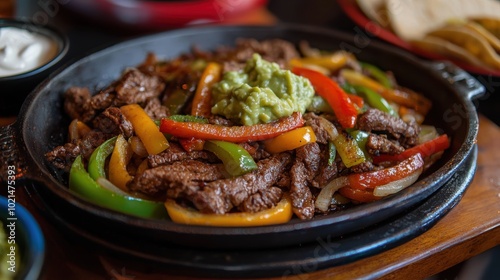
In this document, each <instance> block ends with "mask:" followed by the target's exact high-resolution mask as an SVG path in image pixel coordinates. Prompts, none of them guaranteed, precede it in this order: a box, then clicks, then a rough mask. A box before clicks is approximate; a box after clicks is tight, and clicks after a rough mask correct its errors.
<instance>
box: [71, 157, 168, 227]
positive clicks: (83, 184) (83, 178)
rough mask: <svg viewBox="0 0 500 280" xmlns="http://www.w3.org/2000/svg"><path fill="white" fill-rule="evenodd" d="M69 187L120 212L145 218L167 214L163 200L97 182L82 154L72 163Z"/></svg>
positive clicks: (101, 204) (97, 202) (98, 203)
mask: <svg viewBox="0 0 500 280" xmlns="http://www.w3.org/2000/svg"><path fill="white" fill-rule="evenodd" d="M69 188H70V190H72V191H74V192H75V193H77V194H79V195H81V196H82V197H84V198H85V199H87V200H89V201H90V202H93V203H95V204H97V205H99V206H102V207H105V208H108V209H112V210H115V211H118V212H122V213H126V214H130V215H133V216H138V217H143V218H164V217H166V216H167V213H166V211H165V207H164V205H163V203H162V202H155V201H151V200H145V199H140V198H136V197H132V196H126V195H122V194H118V193H115V192H112V191H110V190H108V189H106V188H103V187H102V186H100V185H99V184H97V182H96V181H95V180H94V179H92V178H91V177H90V175H89V173H87V171H86V170H85V166H84V165H83V162H82V157H81V156H78V157H77V158H76V159H75V161H74V162H73V164H72V165H71V169H70V172H69Z"/></svg>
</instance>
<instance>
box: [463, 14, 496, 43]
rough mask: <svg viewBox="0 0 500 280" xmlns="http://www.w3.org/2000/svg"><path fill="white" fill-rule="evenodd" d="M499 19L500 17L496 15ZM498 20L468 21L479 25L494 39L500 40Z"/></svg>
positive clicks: (477, 19)
mask: <svg viewBox="0 0 500 280" xmlns="http://www.w3.org/2000/svg"><path fill="white" fill-rule="evenodd" d="M498 16H499V18H500V15H498ZM499 18H471V19H470V20H471V21H473V22H475V23H477V24H479V25H481V26H482V27H483V28H484V29H486V30H488V31H489V32H490V33H491V34H493V35H494V36H495V37H497V38H500V19H499Z"/></svg>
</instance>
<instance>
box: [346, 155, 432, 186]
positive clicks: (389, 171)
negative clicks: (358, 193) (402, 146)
mask: <svg viewBox="0 0 500 280" xmlns="http://www.w3.org/2000/svg"><path fill="white" fill-rule="evenodd" d="M423 166H424V160H423V159H422V156H421V155H420V154H419V153H417V154H414V155H412V156H411V157H409V158H407V159H405V160H403V161H402V162H400V163H399V164H397V165H395V166H392V167H388V168H384V169H381V170H376V171H370V172H363V173H354V174H351V175H348V176H347V179H348V181H349V187H351V188H353V189H358V190H371V191H373V189H374V188H375V187H376V186H381V185H385V184H388V183H390V182H393V181H396V180H399V179H402V178H404V177H406V176H409V175H411V174H413V173H414V172H416V171H417V170H419V169H420V168H422V167H423Z"/></svg>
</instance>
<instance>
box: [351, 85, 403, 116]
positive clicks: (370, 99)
mask: <svg viewBox="0 0 500 280" xmlns="http://www.w3.org/2000/svg"><path fill="white" fill-rule="evenodd" d="M353 88H354V89H355V90H356V92H357V93H358V94H360V95H362V96H363V97H364V98H365V100H366V102H367V103H368V104H369V105H370V107H373V108H375V109H379V110H380V111H382V112H386V113H388V114H390V115H391V116H395V117H399V115H398V113H397V112H396V110H394V108H393V107H392V106H391V104H389V102H387V100H385V98H383V97H382V96H381V95H380V94H378V93H377V92H376V91H374V90H372V89H370V88H367V87H364V86H353Z"/></svg>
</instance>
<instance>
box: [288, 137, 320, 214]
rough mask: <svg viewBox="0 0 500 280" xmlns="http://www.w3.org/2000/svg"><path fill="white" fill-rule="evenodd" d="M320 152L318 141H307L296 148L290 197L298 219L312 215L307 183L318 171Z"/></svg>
mask: <svg viewBox="0 0 500 280" xmlns="http://www.w3.org/2000/svg"><path fill="white" fill-rule="evenodd" d="M320 154H321V149H320V148H319V145H318V143H309V144H307V145H305V146H302V147H300V148H298V149H296V154H295V162H294V163H293V166H292V168H291V171H290V175H291V182H290V198H291V199H292V206H293V212H294V213H295V215H297V217H299V218H300V219H311V218H312V217H313V216H314V201H313V195H312V193H311V190H310V189H309V185H310V184H311V183H310V182H311V181H312V179H313V178H314V177H315V176H316V174H317V173H318V170H319V164H320V161H321V155H320Z"/></svg>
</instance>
